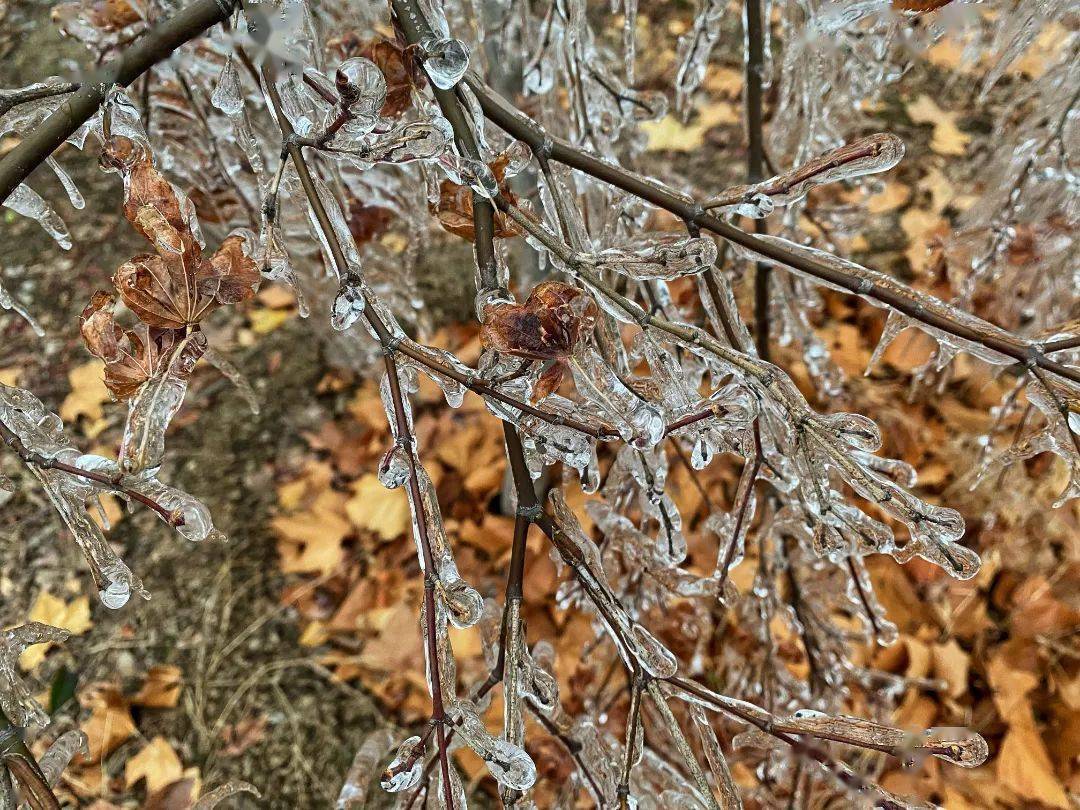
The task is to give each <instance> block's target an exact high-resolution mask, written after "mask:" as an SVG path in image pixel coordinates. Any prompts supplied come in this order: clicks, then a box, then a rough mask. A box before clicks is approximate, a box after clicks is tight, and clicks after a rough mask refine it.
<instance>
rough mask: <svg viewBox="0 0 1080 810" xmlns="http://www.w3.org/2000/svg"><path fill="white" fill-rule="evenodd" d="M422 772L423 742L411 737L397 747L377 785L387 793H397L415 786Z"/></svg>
mask: <svg viewBox="0 0 1080 810" xmlns="http://www.w3.org/2000/svg"><path fill="white" fill-rule="evenodd" d="M423 770H424V741H423V740H421V739H420V738H419V737H416V736H413V737H409V738H408V739H407V740H405V741H404V742H403V743H402V744H401V745H400V746H398V750H397V754H395V755H394V759H393V761H392V762H391V763H390V764H389V765H387V766H386V771H385V772H384V773H383V776H382V779H381V780H380V781H379V784H381V785H382V789H383V790H385V791H386V792H387V793H399V792H401V791H403V790H409V789H411V788H413V787H415V786H416V783H417V782H419V781H420V775H421V774H422V773H423Z"/></svg>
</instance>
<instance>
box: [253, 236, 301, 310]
mask: <svg viewBox="0 0 1080 810" xmlns="http://www.w3.org/2000/svg"><path fill="white" fill-rule="evenodd" d="M259 244H260V257H259V267H260V270H261V272H262V274H263V276H264V277H265V278H268V279H270V280H271V281H276V282H278V283H279V284H284V285H285V286H286V287H289V288H290V289H291V290H292V291H293V293H294V294H295V295H296V305H297V309H298V310H299V312H300V317H301V318H306V317H307V316H308V314H309V311H308V306H307V302H306V301H305V300H304V293H303V291H302V290H301V289H300V283H299V282H298V281H297V279H296V273H295V271H294V270H293V266H292V261H291V260H290V259H289V251H288V250H287V249H286V248H285V244H284V242H282V240H281V232H280V231H279V230H278V228H277V226H276V225H273V224H271V223H269V222H264V223H263V229H262V236H261V237H260V239H259Z"/></svg>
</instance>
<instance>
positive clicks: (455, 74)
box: [421, 37, 469, 90]
mask: <svg viewBox="0 0 1080 810" xmlns="http://www.w3.org/2000/svg"><path fill="white" fill-rule="evenodd" d="M421 47H422V48H423V50H424V53H425V56H424V70H425V71H426V72H427V75H428V78H430V79H431V83H432V84H434V85H435V86H436V87H438V88H440V89H442V90H449V89H450V88H451V87H453V86H454V85H455V84H457V83H458V82H459V81H461V77H462V76H464V75H465V71H466V70H468V69H469V51H468V49H467V48H466V47H465V45H464V43H462V42H461V41H459V40H456V39H437V38H435V37H429V38H428V39H425V40H424V41H423V42H422V43H421Z"/></svg>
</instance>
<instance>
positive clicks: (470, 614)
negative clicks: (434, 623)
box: [440, 579, 484, 630]
mask: <svg viewBox="0 0 1080 810" xmlns="http://www.w3.org/2000/svg"><path fill="white" fill-rule="evenodd" d="M440 585H441V586H442V595H443V599H444V600H445V601H446V607H447V610H448V611H449V614H450V622H451V624H453V625H454V627H456V628H458V629H459V630H464V629H466V628H468V627H472V626H473V625H474V624H476V623H477V622H478V621H480V617H481V616H482V615H483V614H484V597H482V596H481V595H480V593H479V592H478V591H477V590H476V589H475V588H473V587H472V586H470V585H469V584H468V583H467V582H465V580H463V579H454V580H451V581H448V582H443V581H441V580H440Z"/></svg>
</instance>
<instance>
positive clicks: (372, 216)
mask: <svg viewBox="0 0 1080 810" xmlns="http://www.w3.org/2000/svg"><path fill="white" fill-rule="evenodd" d="M393 221H394V212H393V211H392V210H390V209H389V208H386V207H385V206H382V205H365V204H364V203H363V202H362V201H361V200H358V199H357V198H356V197H349V232H350V233H351V234H352V236H353V239H354V240H356V244H358V245H363V244H366V243H368V242H370V241H372V240H374V239H378V238H379V237H380V236H382V235H383V234H384V233H386V231H387V229H389V227H390V223H391V222H393Z"/></svg>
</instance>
